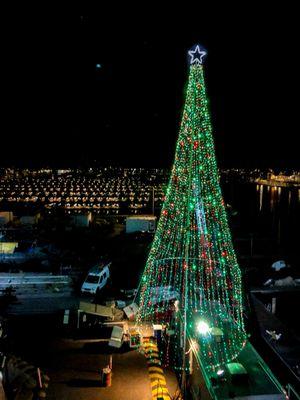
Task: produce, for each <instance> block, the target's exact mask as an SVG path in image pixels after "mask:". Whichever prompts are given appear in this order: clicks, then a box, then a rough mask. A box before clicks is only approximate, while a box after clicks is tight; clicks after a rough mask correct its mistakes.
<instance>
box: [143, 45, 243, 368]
mask: <svg viewBox="0 0 300 400" xmlns="http://www.w3.org/2000/svg"><path fill="white" fill-rule="evenodd" d="M201 54H203V53H201ZM193 57H194V58H193V60H196V61H197V58H195V56H194V55H193ZM202 57H203V55H201V58H200V59H201V63H200V62H195V63H193V64H192V65H191V67H190V75H189V82H188V87H187V92H186V101H185V106H184V111H183V116H182V122H181V127H180V132H179V137H178V141H177V145H176V154H175V161H174V165H173V168H172V173H171V177H170V181H169V185H168V188H167V191H166V197H165V201H164V205H163V208H162V212H161V216H160V220H159V223H158V226H157V231H156V234H155V237H154V240H153V244H152V247H151V250H150V253H149V256H148V260H147V263H146V267H145V270H144V273H143V277H142V280H141V286H140V292H139V312H138V321H139V322H140V323H142V321H151V322H153V323H158V322H159V323H164V324H173V325H174V324H175V325H176V324H177V328H178V331H179V330H180V329H181V328H180V321H179V320H178V319H177V320H176V317H174V313H175V311H174V301H175V300H177V302H178V307H179V313H181V314H183V313H184V312H185V311H186V315H187V318H188V325H187V327H188V330H189V333H190V334H191V335H192V337H196V338H197V340H198V342H199V351H200V353H201V356H202V359H203V363H204V365H206V366H207V367H210V368H215V367H217V366H219V365H222V364H224V363H226V362H229V361H230V360H233V359H234V358H235V357H236V356H237V355H238V354H239V352H240V351H241V349H242V347H243V346H244V345H245V341H246V333H245V330H244V322H243V315H242V287H241V272H240V269H239V266H238V264H237V260H236V256H235V252H234V249H233V245H232V240H231V234H230V231H229V227H228V221H227V215H226V211H225V207H224V201H223V198H222V193H221V189H220V184H219V174H218V169H217V164H216V157H215V150H214V142H213V137H212V126H211V122H210V113H209V110H208V100H207V96H206V89H205V82H204V73H203V65H202ZM200 59H199V60H200ZM199 320H200V321H205V322H206V323H207V325H208V326H209V332H208V334H207V335H205V336H203V337H202V336H201V335H199V334H197V330H196V329H195V326H196V323H197V321H198V322H199ZM174 321H175V322H174ZM176 321H177V322H176ZM178 321H179V322H178ZM191 326H192V327H191Z"/></svg>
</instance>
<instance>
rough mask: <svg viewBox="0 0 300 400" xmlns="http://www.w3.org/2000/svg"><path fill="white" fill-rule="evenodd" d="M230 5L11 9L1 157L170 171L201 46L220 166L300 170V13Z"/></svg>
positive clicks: (9, 161) (27, 162)
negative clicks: (136, 10)
mask: <svg viewBox="0 0 300 400" xmlns="http://www.w3.org/2000/svg"><path fill="white" fill-rule="evenodd" d="M227 11H228V12H227V14H224V15H223V14H222V12H221V13H220V18H216V17H215V12H210V13H209V14H205V13H204V12H203V13H202V14H201V13H200V14H198V13H197V12H196V11H195V12H194V13H193V12H191V13H190V14H188V13H186V14H185V15H181V14H180V13H177V15H176V17H173V16H171V15H168V16H167V17H166V18H158V17H157V14H155V13H151V15H150V14H149V13H147V12H146V11H140V15H135V16H134V15H133V14H132V15H131V13H130V12H129V11H128V15H125V14H124V18H123V19H122V20H121V22H120V20H119V19H117V18H116V17H115V14H114V12H112V11H111V12H107V13H106V12H102V13H96V12H94V13H91V15H77V16H76V15H74V16H62V15H60V14H59V13H58V14H55V15H51V16H50V15H48V14H46V13H45V14H40V15H39V17H38V18H37V17H36V16H34V14H28V15H26V16H24V15H21V13H20V15H18V16H16V15H14V14H11V15H7V16H6V18H5V29H4V36H3V37H2V40H3V39H4V41H3V45H2V50H1V52H2V57H1V59H2V62H1V69H2V74H1V76H2V84H1V88H2V89H1V97H2V113H1V114H2V117H1V159H0V164H2V165H19V166H40V165H44V166H46V165H50V166H69V165H70V166H76V165H78V166H79V165H83V166H88V165H93V164H94V162H95V161H94V160H96V163H97V164H98V165H107V164H114V165H123V166H145V167H146V166H153V167H156V166H157V167H169V166H170V164H171V163H172V160H173V157H174V147H175V142H176V138H177V134H178V127H179V123H180V115H181V111H182V106H183V101H184V97H183V94H184V87H185V84H186V80H187V77H188V69H187V57H186V51H187V50H188V49H189V48H190V47H191V46H192V45H194V44H195V43H200V44H202V45H203V46H204V47H205V48H206V49H207V51H208V56H207V59H206V63H205V74H206V85H207V91H208V95H209V98H210V108H211V113H212V122H213V127H214V137H215V142H216V148H217V156H218V162H219V165H220V166H228V167H234V166H243V167H269V166H270V167H277V166H278V167H296V168H299V167H300V165H299V156H298V152H299V151H298V146H297V144H296V143H297V138H298V137H299V93H300V91H299V89H300V88H299V61H298V53H299V43H298V38H297V36H299V32H298V28H297V21H296V17H297V15H298V14H297V13H295V14H293V11H292V10H290V11H289V13H287V12H285V10H282V9H281V10H277V11H276V10H275V11H274V9H273V8H272V9H268V10H264V11H262V10H261V9H259V10H249V9H248V10H247V9H245V10H240V13H239V15H233V14H231V12H230V10H227ZM152 14H153V15H152ZM120 15H121V16H122V13H120ZM146 15H147V18H146ZM293 15H294V17H293ZM97 64H100V67H99V68H97Z"/></svg>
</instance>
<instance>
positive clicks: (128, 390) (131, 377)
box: [47, 340, 177, 400]
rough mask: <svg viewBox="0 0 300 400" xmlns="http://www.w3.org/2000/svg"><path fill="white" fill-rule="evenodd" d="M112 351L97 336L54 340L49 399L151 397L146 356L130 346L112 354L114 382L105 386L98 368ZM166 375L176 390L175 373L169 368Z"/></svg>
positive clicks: (143, 399) (49, 371)
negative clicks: (93, 337) (88, 338)
mask: <svg viewBox="0 0 300 400" xmlns="http://www.w3.org/2000/svg"><path fill="white" fill-rule="evenodd" d="M111 351H113V349H112V348H110V347H109V346H107V342H103V341H97V340H89V341H88V340H79V341H74V340H59V341H58V342H55V343H53V347H52V349H51V353H52V361H51V363H50V364H49V365H48V369H47V373H48V375H49V377H50V385H49V389H48V392H47V399H49V400H62V399H64V400H96V399H97V400H99V399H101V400H122V399H124V400H125V399H126V400H135V399H139V400H152V399H153V397H152V392H151V386H150V379H149V375H148V368H147V361H146V358H145V356H144V355H143V354H141V353H139V352H138V351H136V350H130V349H128V348H127V347H125V349H123V351H122V352H120V353H117V352H114V354H113V356H112V366H113V369H112V371H113V373H112V386H111V387H103V386H102V384H101V380H100V373H99V371H100V370H101V369H102V368H103V367H105V366H106V365H108V363H109V353H110V352H111ZM166 379H167V382H168V385H169V389H170V390H172V391H173V392H175V390H176V386H177V381H176V377H175V375H174V374H173V373H171V372H168V373H167V374H166Z"/></svg>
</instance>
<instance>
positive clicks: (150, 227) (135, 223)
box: [126, 215, 156, 233]
mask: <svg viewBox="0 0 300 400" xmlns="http://www.w3.org/2000/svg"><path fill="white" fill-rule="evenodd" d="M155 228H156V217H155V216H154V215H135V216H130V217H127V218H126V233H133V232H150V233H152V232H155Z"/></svg>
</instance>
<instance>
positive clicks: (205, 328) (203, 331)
mask: <svg viewBox="0 0 300 400" xmlns="http://www.w3.org/2000/svg"><path fill="white" fill-rule="evenodd" d="M196 329H197V332H198V333H200V335H207V334H208V333H209V331H210V327H209V325H208V324H207V323H206V322H205V321H199V322H198V323H197V325H196Z"/></svg>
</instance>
